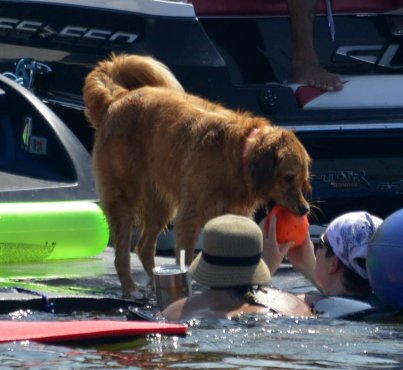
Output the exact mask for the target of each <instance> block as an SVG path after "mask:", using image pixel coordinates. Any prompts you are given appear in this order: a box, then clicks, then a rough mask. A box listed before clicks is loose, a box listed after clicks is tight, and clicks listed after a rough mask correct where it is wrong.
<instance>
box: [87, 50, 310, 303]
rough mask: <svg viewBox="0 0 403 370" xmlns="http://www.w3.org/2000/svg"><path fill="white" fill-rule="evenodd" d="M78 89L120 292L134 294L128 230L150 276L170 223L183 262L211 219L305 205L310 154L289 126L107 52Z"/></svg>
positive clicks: (149, 64) (161, 68)
mask: <svg viewBox="0 0 403 370" xmlns="http://www.w3.org/2000/svg"><path fill="white" fill-rule="evenodd" d="M83 93H84V102H85V106H86V116H87V118H88V120H89V121H90V123H91V124H92V126H93V127H94V128H95V129H96V133H95V143H94V148H93V167H94V174H95V178H96V182H97V187H98V191H99V195H100V200H101V204H102V206H103V209H104V210H105V213H106V216H107V218H108V221H109V224H110V228H111V233H112V238H113V242H114V245H115V248H116V252H115V253H116V255H115V267H116V270H117V274H118V276H119V279H120V282H121V285H122V292H123V296H124V297H130V296H132V294H135V292H136V290H137V286H136V284H135V283H134V281H133V279H132V276H131V270H130V245H131V232H132V229H133V226H135V227H137V229H138V230H139V235H140V237H139V242H138V245H137V247H136V252H137V254H138V257H139V259H140V260H141V262H142V264H143V267H144V269H145V270H146V272H147V273H148V274H149V276H150V277H151V276H152V269H153V267H154V255H155V248H156V241H157V237H158V235H159V233H160V232H161V231H162V230H163V229H164V228H165V227H166V225H167V224H168V223H169V222H170V221H172V220H173V224H174V231H175V236H176V244H177V245H176V256H177V258H178V255H179V251H180V250H181V249H185V251H186V263H188V264H189V263H190V262H191V261H192V259H193V256H194V246H195V244H196V242H197V239H198V234H199V232H200V230H201V228H202V227H203V226H204V224H205V223H206V221H207V220H209V219H211V218H213V217H215V216H218V215H221V214H225V213H234V214H240V215H245V216H251V215H252V214H253V212H254V210H255V209H256V207H257V206H260V205H265V204H267V203H268V202H270V201H272V202H275V203H278V204H281V205H283V206H286V207H288V208H289V209H290V210H292V211H293V212H295V213H297V214H300V215H302V214H305V213H307V212H308V211H309V204H308V202H307V200H306V199H305V194H306V193H308V192H309V191H310V179H309V177H310V175H309V171H310V157H309V155H308V154H307V152H306V150H305V148H304V147H303V145H302V144H301V143H300V141H299V140H298V139H297V137H296V135H295V134H294V133H293V132H291V131H288V130H285V129H282V128H280V127H276V126H274V125H272V124H271V122H270V121H268V120H267V119H265V118H262V117H255V116H253V115H251V114H249V113H244V112H239V111H233V110H230V109H226V108H224V107H223V106H221V105H219V104H215V103H212V102H209V101H207V100H205V99H202V98H200V97H197V96H194V95H191V94H188V93H186V92H184V90H183V88H182V86H181V84H180V83H179V82H178V81H177V80H176V78H175V77H174V75H173V74H172V73H171V72H170V71H169V69H168V68H167V67H166V66H165V65H163V64H162V63H160V62H158V61H157V60H155V59H153V58H151V57H145V56H137V55H120V56H116V55H113V56H112V57H111V58H110V59H108V60H105V61H102V62H100V63H99V64H98V65H97V66H96V67H95V68H94V70H93V71H91V72H90V73H89V75H88V76H87V77H86V80H85V85H84V91H83Z"/></svg>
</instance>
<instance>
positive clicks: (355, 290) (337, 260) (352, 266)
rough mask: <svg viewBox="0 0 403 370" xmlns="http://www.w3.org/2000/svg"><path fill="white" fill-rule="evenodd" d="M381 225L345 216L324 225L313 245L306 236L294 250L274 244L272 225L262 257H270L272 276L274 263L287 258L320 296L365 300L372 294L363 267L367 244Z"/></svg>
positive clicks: (361, 215)
mask: <svg viewBox="0 0 403 370" xmlns="http://www.w3.org/2000/svg"><path fill="white" fill-rule="evenodd" d="M382 222H383V221H382V219H380V218H379V217H376V216H374V215H371V214H369V213H368V212H364V211H362V212H350V213H346V214H343V215H341V216H339V217H337V218H335V219H334V220H333V221H332V222H331V223H330V224H329V225H328V227H327V228H326V231H325V233H324V234H323V235H322V236H321V237H320V241H319V243H318V244H316V245H315V246H314V245H313V243H312V241H311V239H310V238H309V237H308V238H307V239H306V240H305V242H304V243H303V244H302V245H301V246H299V247H296V248H290V247H291V245H289V244H288V245H278V243H277V241H276V240H275V228H274V227H275V225H274V226H273V227H271V228H270V230H269V236H268V238H265V240H264V245H265V247H264V248H265V250H266V251H265V252H264V256H269V257H266V259H267V258H270V259H271V260H272V263H273V264H274V265H273V267H272V269H271V272H272V274H274V272H275V270H276V268H277V267H278V265H279V262H278V261H279V260H280V259H281V258H282V257H283V256H285V255H287V257H288V260H289V261H290V262H291V263H292V265H293V266H294V267H295V268H296V269H297V270H299V271H300V272H302V273H303V275H304V276H305V277H306V278H308V279H309V280H310V281H311V282H312V283H314V284H315V285H316V286H317V287H318V289H319V290H320V291H321V292H322V293H323V294H324V295H327V296H342V297H349V298H358V299H365V298H367V297H369V296H370V295H371V293H372V288H371V286H370V283H369V280H368V274H367V271H366V267H365V265H366V257H367V252H368V244H369V242H370V240H371V238H372V236H373V235H374V233H375V231H376V230H377V228H378V227H379V226H380V225H381V223H382ZM273 256H277V259H276V258H273ZM273 261H274V262H273ZM320 298H321V296H318V295H316V296H315V295H307V296H305V301H306V302H307V303H308V304H310V305H313V304H314V303H315V302H316V301H317V300H319V299H320Z"/></svg>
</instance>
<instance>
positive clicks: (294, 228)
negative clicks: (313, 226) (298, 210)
mask: <svg viewBox="0 0 403 370" xmlns="http://www.w3.org/2000/svg"><path fill="white" fill-rule="evenodd" d="M273 215H275V216H276V219H277V225H276V234H277V241H278V242H279V243H280V244H284V243H287V242H290V241H293V242H294V243H295V244H294V246H295V247H296V246H299V245H301V244H302V243H303V241H304V240H305V239H306V236H307V235H308V231H309V222H308V217H307V215H304V216H297V215H296V214H295V213H293V212H291V211H290V210H289V209H288V208H286V207H283V206H280V205H275V206H274V207H273V208H272V209H271V211H270V212H269V214H268V215H267V216H266V222H265V225H264V229H265V232H266V235H268V233H269V227H270V221H271V218H272V216H273Z"/></svg>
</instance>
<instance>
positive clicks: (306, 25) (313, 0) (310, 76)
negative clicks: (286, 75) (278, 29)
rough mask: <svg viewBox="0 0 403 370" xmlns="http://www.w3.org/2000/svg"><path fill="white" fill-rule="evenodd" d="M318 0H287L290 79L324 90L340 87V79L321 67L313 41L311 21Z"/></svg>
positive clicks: (335, 89)
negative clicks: (291, 49)
mask: <svg viewBox="0 0 403 370" xmlns="http://www.w3.org/2000/svg"><path fill="white" fill-rule="evenodd" d="M318 2H319V0H287V4H288V12H289V16H290V22H291V31H292V35H293V61H292V72H291V78H290V81H291V82H295V83H302V84H306V85H309V86H314V87H317V88H319V89H322V90H326V91H337V90H341V89H342V88H343V84H342V82H341V80H340V78H339V77H338V76H337V75H335V74H333V73H330V72H328V71H327V70H326V69H324V68H322V67H321V66H320V64H319V59H318V55H317V54H316V51H315V47H314V43H313V23H314V19H315V12H316V7H317V4H318Z"/></svg>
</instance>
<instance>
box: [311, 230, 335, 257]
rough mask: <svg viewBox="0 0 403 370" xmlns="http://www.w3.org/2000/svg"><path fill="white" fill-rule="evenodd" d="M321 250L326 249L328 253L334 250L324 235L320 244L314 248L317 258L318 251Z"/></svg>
mask: <svg viewBox="0 0 403 370" xmlns="http://www.w3.org/2000/svg"><path fill="white" fill-rule="evenodd" d="M321 248H325V249H326V250H327V251H331V252H333V249H332V247H331V246H330V244H329V241H328V240H327V237H326V236H325V234H322V235H321V236H320V239H319V243H317V244H314V246H313V252H314V254H315V256H316V253H317V251H318V249H321Z"/></svg>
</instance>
